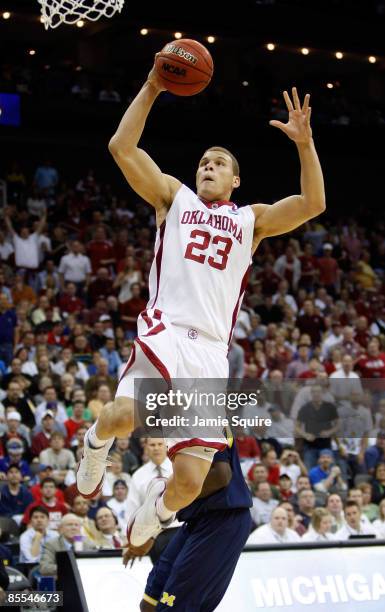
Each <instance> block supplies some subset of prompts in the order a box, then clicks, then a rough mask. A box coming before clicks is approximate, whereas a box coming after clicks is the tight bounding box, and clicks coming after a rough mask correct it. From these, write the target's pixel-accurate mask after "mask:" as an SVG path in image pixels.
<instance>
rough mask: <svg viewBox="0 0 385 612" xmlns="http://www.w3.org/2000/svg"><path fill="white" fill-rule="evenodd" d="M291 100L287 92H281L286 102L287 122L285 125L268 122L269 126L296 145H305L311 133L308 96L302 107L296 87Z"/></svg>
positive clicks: (309, 139)
mask: <svg viewBox="0 0 385 612" xmlns="http://www.w3.org/2000/svg"><path fill="white" fill-rule="evenodd" d="M292 96H293V100H291V98H290V96H289V94H288V93H287V91H284V92H283V97H284V99H285V102H286V106H287V110H288V111H289V120H288V122H287V123H282V122H281V121H275V120H273V121H269V123H270V125H272V126H273V127H277V128H279V129H280V130H282V132H285V134H286V136H288V137H289V138H291V140H294V142H296V143H297V144H307V143H309V142H310V141H311V138H312V131H311V126H310V116H311V107H310V106H309V100H310V94H306V96H305V100H304V103H303V105H302V106H301V102H300V100H299V97H298V93H297V89H296V87H293V89H292Z"/></svg>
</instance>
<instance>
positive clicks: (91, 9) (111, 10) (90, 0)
mask: <svg viewBox="0 0 385 612" xmlns="http://www.w3.org/2000/svg"><path fill="white" fill-rule="evenodd" d="M38 2H39V4H41V16H42V22H43V23H44V27H45V29H46V30H48V28H57V27H58V26H59V25H60V24H61V23H67V24H69V25H73V24H74V23H76V22H77V21H79V20H80V19H89V20H90V21H97V20H98V19H99V18H100V17H102V16H103V15H104V17H113V15H115V13H116V12H119V13H120V11H121V10H122V8H123V4H124V0H38Z"/></svg>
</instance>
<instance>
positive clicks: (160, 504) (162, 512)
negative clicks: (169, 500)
mask: <svg viewBox="0 0 385 612" xmlns="http://www.w3.org/2000/svg"><path fill="white" fill-rule="evenodd" d="M156 513H157V515H158V517H159V519H160V520H161V521H162V522H163V523H164V522H166V521H168V520H169V519H170V518H171V517H172V516H174V514H175V512H173V511H172V510H169V509H168V508H166V506H165V505H164V500H163V495H161V497H159V498H158V499H157V502H156Z"/></svg>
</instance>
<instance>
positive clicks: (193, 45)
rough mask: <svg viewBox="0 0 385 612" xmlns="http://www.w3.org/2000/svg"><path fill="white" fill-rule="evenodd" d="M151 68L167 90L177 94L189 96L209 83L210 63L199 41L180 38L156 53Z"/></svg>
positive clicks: (210, 60) (206, 52)
mask: <svg viewBox="0 0 385 612" xmlns="http://www.w3.org/2000/svg"><path fill="white" fill-rule="evenodd" d="M155 70H156V72H157V74H158V76H159V78H160V80H161V81H162V83H163V85H164V87H166V89H167V90H168V91H170V92H171V93H173V94H176V95H177V96H193V95H194V94H197V93H199V92H201V91H203V89H205V87H207V85H208V84H209V83H210V81H211V77H212V76H213V70H214V64H213V59H212V57H211V55H210V52H209V51H208V50H207V49H206V47H204V46H203V45H201V43H199V42H197V41H196V40H189V39H188V38H181V39H180V40H174V41H172V42H170V43H168V44H167V45H166V46H165V47H163V49H162V51H161V52H160V53H158V54H157V56H156V60H155Z"/></svg>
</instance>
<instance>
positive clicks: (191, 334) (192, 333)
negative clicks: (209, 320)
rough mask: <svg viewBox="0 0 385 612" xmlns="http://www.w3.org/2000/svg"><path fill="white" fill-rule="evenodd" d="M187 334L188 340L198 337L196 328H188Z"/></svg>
mask: <svg viewBox="0 0 385 612" xmlns="http://www.w3.org/2000/svg"><path fill="white" fill-rule="evenodd" d="M187 335H188V337H189V338H190V340H196V339H197V338H198V332H197V330H196V329H189V330H188V333H187Z"/></svg>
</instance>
